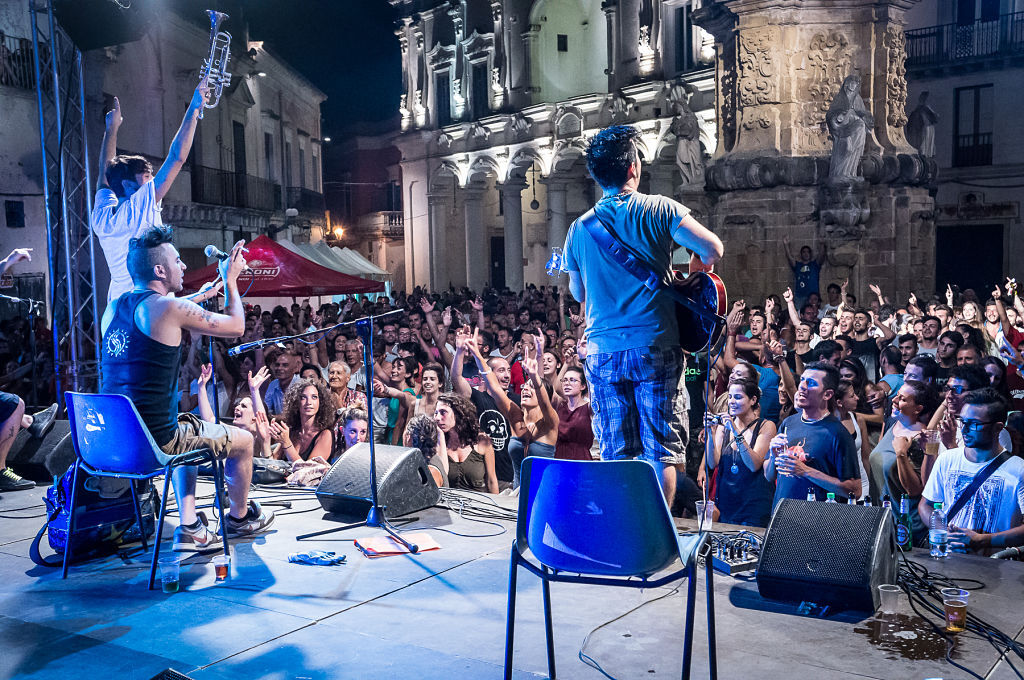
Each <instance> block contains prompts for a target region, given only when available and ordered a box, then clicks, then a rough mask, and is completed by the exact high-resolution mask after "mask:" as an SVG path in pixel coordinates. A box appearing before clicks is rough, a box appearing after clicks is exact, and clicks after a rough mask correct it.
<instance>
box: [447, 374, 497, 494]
mask: <svg viewBox="0 0 1024 680" xmlns="http://www.w3.org/2000/svg"><path fill="white" fill-rule="evenodd" d="M434 421H435V422H437V426H438V427H439V428H440V429H441V432H443V433H444V437H445V448H446V450H447V451H448V484H449V485H450V486H451V487H452V488H453V489H468V490H470V491H482V492H486V493H494V494H496V493H498V490H499V489H498V478H497V477H496V476H495V474H494V449H493V448H492V447H491V444H490V440H489V439H488V437H487V436H486V435H481V433H480V426H479V424H478V421H477V415H476V408H474V407H473V403H472V402H471V401H470V400H469V399H466V398H465V397H460V396H459V395H457V394H452V393H450V392H449V393H445V394H442V395H441V396H439V397H438V398H437V408H436V409H434Z"/></svg>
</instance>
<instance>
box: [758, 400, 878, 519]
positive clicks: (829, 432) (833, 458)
mask: <svg viewBox="0 0 1024 680" xmlns="http://www.w3.org/2000/svg"><path fill="white" fill-rule="evenodd" d="M779 431H780V432H785V433H786V434H787V435H788V436H789V446H790V448H792V447H794V446H797V445H800V446H802V447H803V451H804V453H805V454H806V455H807V459H806V461H805V462H806V463H807V465H809V466H810V467H812V468H814V469H815V470H818V471H820V472H824V473H825V474H827V475H829V476H830V477H835V478H836V479H838V480H839V481H841V482H842V481H845V480H847V479H853V478H854V477H860V469H859V468H858V466H857V450H856V446H855V445H854V441H853V435H851V434H850V433H849V431H847V429H846V428H845V427H843V424H842V423H840V422H839V420H838V419H837V418H836V417H835V416H831V415H830V416H826V417H825V418H822V419H821V420H818V421H815V422H810V423H808V422H804V421H803V419H802V417H801V415H800V414H799V413H795V414H793V415H791V416H790V417H788V418H786V419H785V420H784V421H782V424H781V425H780V426H779ZM808 489H814V491H815V494H816V495H817V497H818V500H825V493H826V492H825V490H824V489H822V488H821V487H819V486H818V485H817V484H814V483H813V482H810V481H808V480H806V479H804V478H802V477H787V476H784V475H779V476H778V477H776V487H775V505H778V503H779V501H781V500H782V499H783V498H796V499H798V500H805V499H806V498H807V491H808Z"/></svg>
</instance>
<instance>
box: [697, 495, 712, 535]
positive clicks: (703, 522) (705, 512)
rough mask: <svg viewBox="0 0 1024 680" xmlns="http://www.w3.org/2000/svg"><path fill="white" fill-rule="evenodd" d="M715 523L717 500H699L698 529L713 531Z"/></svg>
mask: <svg viewBox="0 0 1024 680" xmlns="http://www.w3.org/2000/svg"><path fill="white" fill-rule="evenodd" d="M714 523H715V502H714V501H697V531H711V527H712V526H714Z"/></svg>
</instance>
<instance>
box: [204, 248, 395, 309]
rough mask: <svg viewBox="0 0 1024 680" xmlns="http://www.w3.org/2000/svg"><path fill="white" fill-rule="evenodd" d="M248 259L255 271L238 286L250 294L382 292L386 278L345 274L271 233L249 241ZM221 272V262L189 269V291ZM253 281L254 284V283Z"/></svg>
mask: <svg viewBox="0 0 1024 680" xmlns="http://www.w3.org/2000/svg"><path fill="white" fill-rule="evenodd" d="M246 247H247V248H248V249H249V252H248V253H246V256H245V259H246V262H248V263H249V269H251V270H252V272H251V273H249V272H245V273H243V274H242V275H241V276H239V277H238V290H239V291H240V292H243V293H245V295H246V297H289V296H293V297H300V296H301V297H308V296H311V295H345V294H349V293H379V292H382V291H383V290H384V282H383V281H370V280H369V279H362V278H359V277H358V276H351V275H349V274H342V273H341V272H339V271H336V270H334V269H328V268H327V267H324V266H323V265H320V264H317V263H316V262H313V261H312V260H308V259H306V258H304V257H303V256H301V255H299V254H298V253H296V252H294V251H291V250H289V249H288V248H285V247H284V246H282V245H281V244H279V243H277V242H276V241H274V240H273V239H270V238H268V237H267V236H258V237H256V238H255V239H253V241H252V242H251V243H248V244H246ZM216 276H217V263H216V262H214V263H213V264H211V265H207V266H206V267H203V268H202V269H196V270H195V271H191V272H186V273H185V281H184V287H185V290H187V291H194V290H198V289H199V287H200V286H202V285H203V284H204V283H206V282H207V281H212V280H213V279H214V278H216ZM250 282H251V283H252V285H251V286H250V285H249V284H250Z"/></svg>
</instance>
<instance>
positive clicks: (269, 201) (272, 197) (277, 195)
mask: <svg viewBox="0 0 1024 680" xmlns="http://www.w3.org/2000/svg"><path fill="white" fill-rule="evenodd" d="M192 200H193V201H195V202H196V203H209V204H212V205H227V206H232V207H235V208H250V209H252V210H264V211H267V212H273V211H275V210H280V209H281V187H280V185H278V184H274V183H273V182H271V181H270V180H267V179H263V178H262V177H253V176H252V175H240V174H238V173H235V172H229V171H227V170H218V169H216V168H207V167H203V166H196V167H195V168H193V170H192Z"/></svg>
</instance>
